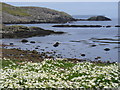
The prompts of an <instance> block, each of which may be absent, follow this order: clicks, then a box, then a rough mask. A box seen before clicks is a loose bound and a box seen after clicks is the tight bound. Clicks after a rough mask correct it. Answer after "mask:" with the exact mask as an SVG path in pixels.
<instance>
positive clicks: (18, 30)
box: [1, 25, 64, 42]
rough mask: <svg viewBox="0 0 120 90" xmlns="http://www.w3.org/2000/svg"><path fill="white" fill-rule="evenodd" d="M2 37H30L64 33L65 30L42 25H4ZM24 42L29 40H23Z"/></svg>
mask: <svg viewBox="0 0 120 90" xmlns="http://www.w3.org/2000/svg"><path fill="white" fill-rule="evenodd" d="M2 31H3V32H2V33H1V34H2V38H28V37H33V36H46V35H51V34H63V33H64V32H55V31H52V30H44V29H42V28H40V27H26V26H22V25H12V26H6V25H4V26H3V27H2ZM23 42H27V41H26V40H23Z"/></svg>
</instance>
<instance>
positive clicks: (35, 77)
mask: <svg viewBox="0 0 120 90" xmlns="http://www.w3.org/2000/svg"><path fill="white" fill-rule="evenodd" d="M5 60H6V61H7V59H5ZM8 61H10V62H11V63H12V64H10V65H9V66H5V67H3V68H2V69H1V77H0V84H1V85H0V88H49V87H50V88H96V87H97V88H117V87H118V86H119V83H120V80H119V77H118V64H117V63H116V64H110V65H104V66H100V65H95V64H93V63H90V62H80V63H72V62H70V61H69V62H67V61H64V59H60V58H58V59H56V60H53V59H45V60H44V61H43V62H41V63H32V62H25V63H24V62H23V63H24V65H17V64H16V63H14V62H12V60H8Z"/></svg>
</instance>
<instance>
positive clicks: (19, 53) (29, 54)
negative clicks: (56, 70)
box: [0, 45, 116, 65]
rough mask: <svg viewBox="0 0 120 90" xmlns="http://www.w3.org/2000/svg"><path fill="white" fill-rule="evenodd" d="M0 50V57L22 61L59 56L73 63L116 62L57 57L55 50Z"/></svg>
mask: <svg viewBox="0 0 120 90" xmlns="http://www.w3.org/2000/svg"><path fill="white" fill-rule="evenodd" d="M0 46H3V47H4V46H9V45H0ZM0 51H2V57H1V58H7V59H13V60H22V61H32V62H41V61H44V59H56V58H61V59H64V60H65V61H71V62H74V63H77V62H90V63H94V64H105V65H107V64H113V63H116V62H111V61H101V60H96V61H92V60H87V59H77V58H62V57H57V55H55V53H56V52H55V51H53V52H37V51H36V50H32V51H30V50H21V49H16V48H13V49H5V48H0Z"/></svg>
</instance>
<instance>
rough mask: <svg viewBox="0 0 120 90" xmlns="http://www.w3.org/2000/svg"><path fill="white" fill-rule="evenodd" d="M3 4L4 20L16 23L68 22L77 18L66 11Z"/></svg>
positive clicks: (6, 22)
mask: <svg viewBox="0 0 120 90" xmlns="http://www.w3.org/2000/svg"><path fill="white" fill-rule="evenodd" d="M0 4H2V14H3V15H2V22H3V23H4V24H14V23H66V22H69V21H73V20H75V19H74V18H72V16H70V15H69V14H67V13H65V12H60V11H56V10H53V9H48V8H43V7H15V6H12V5H8V4H5V3H0Z"/></svg>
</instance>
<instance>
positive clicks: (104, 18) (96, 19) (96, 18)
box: [87, 16, 111, 21]
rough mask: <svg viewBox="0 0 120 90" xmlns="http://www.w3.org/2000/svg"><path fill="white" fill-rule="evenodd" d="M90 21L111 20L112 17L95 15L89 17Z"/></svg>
mask: <svg viewBox="0 0 120 90" xmlns="http://www.w3.org/2000/svg"><path fill="white" fill-rule="evenodd" d="M87 20H88V21H111V19H110V18H107V17H105V16H94V17H90V18H88V19H87Z"/></svg>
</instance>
